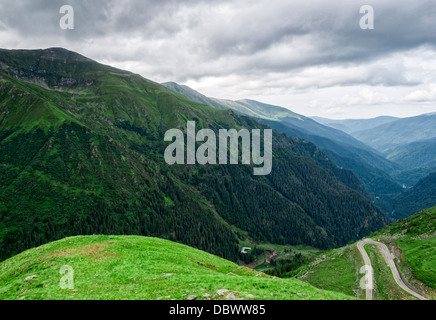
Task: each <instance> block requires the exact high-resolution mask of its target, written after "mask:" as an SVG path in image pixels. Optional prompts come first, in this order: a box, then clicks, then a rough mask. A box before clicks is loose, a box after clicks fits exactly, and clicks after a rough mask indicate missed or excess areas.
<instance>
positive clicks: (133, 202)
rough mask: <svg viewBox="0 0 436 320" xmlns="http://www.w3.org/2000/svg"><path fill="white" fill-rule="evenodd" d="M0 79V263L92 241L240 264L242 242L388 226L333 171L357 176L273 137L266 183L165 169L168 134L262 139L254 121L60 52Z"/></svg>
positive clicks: (234, 173) (229, 171)
mask: <svg viewBox="0 0 436 320" xmlns="http://www.w3.org/2000/svg"><path fill="white" fill-rule="evenodd" d="M0 72H1V78H0V139H1V140H0V179H1V181H0V182H1V184H2V186H5V187H3V188H2V189H1V190H0V246H1V248H2V250H1V253H0V259H5V258H7V257H9V256H11V255H13V254H16V253H18V252H20V251H23V250H24V249H26V248H29V247H32V246H35V245H39V244H42V243H46V242H48V241H52V240H56V239H60V238H62V237H65V236H70V235H77V234H94V233H99V234H137V235H151V236H159V237H164V238H167V239H171V240H175V241H180V242H183V243H185V244H188V245H190V246H193V247H196V248H200V249H203V250H206V251H208V252H210V253H213V254H216V255H219V256H221V257H224V258H227V259H231V260H233V261H236V260H237V259H238V257H239V248H238V242H239V240H241V239H242V240H245V238H246V237H250V238H253V239H255V240H259V241H268V242H275V243H280V244H302V243H304V244H307V245H311V246H316V247H320V248H326V247H332V246H338V245H341V244H344V243H347V242H348V241H350V239H357V238H360V237H362V236H364V235H365V234H368V233H369V232H371V231H374V230H377V229H378V228H380V227H382V226H383V225H384V224H385V223H386V216H385V215H384V214H383V213H381V212H380V211H379V210H378V209H377V208H376V207H375V206H374V205H373V204H372V203H371V202H370V201H369V200H368V199H367V198H366V197H364V196H363V195H361V194H360V193H358V192H356V191H353V190H351V189H350V188H348V187H347V186H345V185H344V184H343V183H341V182H340V181H339V180H338V179H337V178H336V176H335V175H334V171H335V172H336V175H337V176H342V180H341V181H345V183H346V182H347V181H348V184H349V185H353V186H355V187H356V186H357V184H356V183H357V182H356V181H353V177H354V176H353V175H350V173H349V172H347V171H346V170H342V171H341V170H340V169H338V168H336V167H335V166H334V164H333V163H331V162H330V161H329V160H328V158H327V157H326V156H325V155H324V154H322V152H320V150H319V149H317V148H316V147H315V146H314V145H313V144H311V143H308V142H306V141H304V140H301V139H297V138H294V139H293V138H290V137H287V136H286V135H284V134H279V133H277V132H274V135H273V170H272V173H271V174H270V175H268V176H253V167H252V165H242V164H241V165H228V166H225V165H174V166H169V165H167V164H166V163H165V162H164V158H163V155H164V150H165V148H166V147H167V146H168V144H169V143H168V142H165V141H164V139H163V137H164V134H165V132H166V131H167V130H168V129H172V128H179V129H181V130H182V131H183V132H186V121H188V120H193V121H195V122H196V127H197V129H200V128H210V129H212V130H213V131H214V132H218V130H219V129H222V128H225V129H230V128H235V129H237V130H238V129H241V128H247V129H249V130H251V129H255V128H258V129H265V128H267V127H266V126H265V125H262V124H260V123H259V122H257V121H255V120H253V119H251V118H247V117H243V116H239V115H237V114H235V113H234V112H232V111H228V110H217V109H214V108H210V107H207V106H204V105H202V104H199V103H195V102H193V101H191V100H189V99H188V98H186V97H185V96H183V95H180V94H177V93H175V92H173V91H171V90H169V89H167V88H165V87H164V86H161V85H159V84H157V83H154V82H152V81H150V80H147V79H144V78H142V77H141V76H139V75H136V74H133V73H130V72H126V71H122V70H118V69H115V68H112V67H109V66H104V65H101V64H99V63H97V62H94V61H92V60H90V59H87V58H84V57H82V56H80V55H78V54H76V53H73V52H69V51H67V50H64V49H59V48H55V49H47V50H34V51H28V50H0ZM321 163H324V164H323V165H321ZM354 179H355V177H354Z"/></svg>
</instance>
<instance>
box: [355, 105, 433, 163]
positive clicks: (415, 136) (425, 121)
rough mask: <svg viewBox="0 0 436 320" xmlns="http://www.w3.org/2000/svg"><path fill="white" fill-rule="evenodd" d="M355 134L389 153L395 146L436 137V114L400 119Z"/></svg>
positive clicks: (365, 141) (372, 145)
mask: <svg viewBox="0 0 436 320" xmlns="http://www.w3.org/2000/svg"><path fill="white" fill-rule="evenodd" d="M353 136H354V137H355V138H357V139H359V140H360V141H362V142H364V143H365V144H367V145H369V146H371V147H373V148H374V149H376V150H378V151H380V152H383V153H384V154H386V155H389V150H390V149H392V148H394V147H397V146H400V145H405V144H409V143H412V142H416V141H420V140H427V139H431V138H436V114H435V113H432V114H424V115H420V116H417V117H411V118H403V119H398V120H395V121H393V122H389V123H387V124H383V125H380V126H377V127H375V128H371V129H369V130H363V131H358V132H354V133H353Z"/></svg>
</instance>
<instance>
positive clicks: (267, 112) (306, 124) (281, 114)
mask: <svg viewBox="0 0 436 320" xmlns="http://www.w3.org/2000/svg"><path fill="white" fill-rule="evenodd" d="M163 85H164V86H166V87H167V88H169V89H171V90H173V91H176V92H178V93H181V94H183V95H184V96H186V97H188V98H190V99H192V100H194V101H197V102H201V103H203V104H206V105H209V106H212V107H215V108H218V109H232V110H235V111H237V112H239V113H241V114H244V115H248V116H252V117H255V118H259V119H262V120H268V121H279V122H280V123H282V124H285V125H287V126H289V127H290V128H291V129H297V130H299V131H300V132H303V133H305V134H307V135H314V136H320V137H325V138H328V139H330V140H333V141H337V142H340V143H342V144H346V145H352V146H355V147H360V148H362V149H366V150H370V148H369V147H367V146H365V145H364V144H363V143H361V142H360V141H358V140H356V139H354V138H353V137H351V136H350V135H348V134H346V133H344V132H342V131H340V130H336V129H333V128H330V127H327V126H324V125H322V124H320V123H318V122H316V121H314V120H312V119H310V118H308V117H305V116H303V115H300V114H297V113H295V112H292V111H291V110H289V109H286V108H283V107H279V106H273V105H269V104H266V103H262V102H258V101H254V100H248V99H244V100H238V101H231V100H224V99H216V98H208V97H206V96H204V95H202V94H201V93H199V92H196V91H195V90H193V89H191V88H189V87H187V86H182V85H179V84H177V83H174V82H167V83H163ZM303 138H305V137H303Z"/></svg>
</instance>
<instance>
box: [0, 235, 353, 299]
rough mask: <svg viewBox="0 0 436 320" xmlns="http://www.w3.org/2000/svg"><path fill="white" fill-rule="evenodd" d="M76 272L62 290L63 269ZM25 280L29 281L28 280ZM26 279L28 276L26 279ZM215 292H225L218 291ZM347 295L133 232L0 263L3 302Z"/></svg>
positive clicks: (52, 246) (68, 241) (56, 245)
mask: <svg viewBox="0 0 436 320" xmlns="http://www.w3.org/2000/svg"><path fill="white" fill-rule="evenodd" d="M64 265H68V266H70V267H72V268H73V271H74V278H73V281H74V288H69V289H62V288H61V287H60V280H61V278H62V277H63V275H62V274H60V268H61V267H62V266H64ZM28 277H30V278H28ZM26 279H27V280H26ZM218 290H228V291H226V292H225V293H224V294H222V295H220V294H219V292H217V291H218ZM190 295H194V296H196V297H197V299H198V300H203V299H204V300H209V299H216V300H223V299H229V298H230V297H231V295H233V296H234V297H235V298H242V299H281V300H286V299H292V300H293V299H296V300H297V299H350V297H348V296H346V295H344V294H340V293H334V292H329V291H322V290H319V289H316V288H314V287H312V286H311V285H309V284H307V283H305V282H303V281H299V280H296V279H279V278H272V277H270V276H267V275H265V274H262V273H259V272H257V271H254V270H252V269H248V268H245V267H242V268H241V267H239V266H238V265H236V264H235V263H233V262H230V261H227V260H224V259H222V258H219V257H217V256H213V255H211V254H208V253H206V252H203V251H200V250H197V249H193V248H191V247H188V246H185V245H181V244H178V243H174V242H171V241H167V240H162V239H157V238H147V237H138V236H78V237H70V238H65V239H63V240H60V241H56V242H52V243H49V244H46V245H43V246H41V247H37V248H34V249H30V250H28V251H25V252H23V253H21V254H19V255H16V256H14V257H12V258H10V259H8V260H6V261H3V262H2V263H0V298H1V299H21V300H31V299H135V300H139V299H144V300H157V299H164V300H170V299H176V300H186V299H187V298H188V296H190Z"/></svg>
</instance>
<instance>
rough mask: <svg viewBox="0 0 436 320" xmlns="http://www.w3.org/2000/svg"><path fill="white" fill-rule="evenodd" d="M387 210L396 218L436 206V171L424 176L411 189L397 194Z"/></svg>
mask: <svg viewBox="0 0 436 320" xmlns="http://www.w3.org/2000/svg"><path fill="white" fill-rule="evenodd" d="M389 204H390V206H389V207H388V208H386V210H385V211H386V212H392V213H391V214H392V216H393V217H394V218H396V219H401V218H405V217H408V216H410V215H412V214H414V213H416V212H418V211H420V210H423V209H427V208H431V207H434V206H436V172H433V173H431V174H429V175H428V176H426V177H424V178H422V179H421V180H419V181H418V183H417V184H416V185H415V186H413V187H412V188H410V189H407V190H406V191H404V192H402V193H400V194H398V195H396V196H394V197H393V199H392V200H391V201H389Z"/></svg>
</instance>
